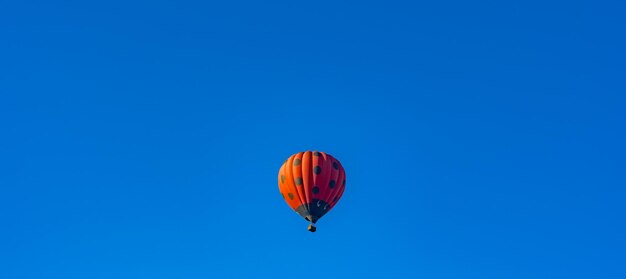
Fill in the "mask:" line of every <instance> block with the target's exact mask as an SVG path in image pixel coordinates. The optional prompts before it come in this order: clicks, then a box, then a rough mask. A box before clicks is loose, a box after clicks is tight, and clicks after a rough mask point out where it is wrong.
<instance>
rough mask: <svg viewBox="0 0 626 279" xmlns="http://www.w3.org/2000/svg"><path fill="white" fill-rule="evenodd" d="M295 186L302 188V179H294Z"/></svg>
mask: <svg viewBox="0 0 626 279" xmlns="http://www.w3.org/2000/svg"><path fill="white" fill-rule="evenodd" d="M296 185H297V186H302V177H296Z"/></svg>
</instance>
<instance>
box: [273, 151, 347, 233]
mask: <svg viewBox="0 0 626 279" xmlns="http://www.w3.org/2000/svg"><path fill="white" fill-rule="evenodd" d="M345 186H346V173H345V171H344V169H343V167H342V166H341V163H339V161H338V160H337V159H335V158H334V157H333V156H330V155H329V154H327V153H324V152H318V151H306V152H299V153H296V154H293V155H291V156H290V157H289V159H287V161H285V163H283V165H282V166H281V167H280V170H279V171H278V188H279V190H280V193H281V195H282V196H283V198H284V199H285V201H287V204H288V205H289V207H291V209H293V210H294V211H296V212H297V213H298V214H300V216H302V217H304V219H306V220H307V221H309V222H310V224H309V231H310V232H315V231H316V227H315V223H316V222H317V221H318V220H319V219H320V218H322V216H324V215H325V214H326V213H328V211H330V210H331V209H332V208H333V207H334V206H335V205H336V204H337V201H339V199H340V198H341V196H342V195H343V191H344V189H345Z"/></svg>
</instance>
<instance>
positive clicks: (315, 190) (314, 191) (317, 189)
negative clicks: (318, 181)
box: [312, 186, 320, 194]
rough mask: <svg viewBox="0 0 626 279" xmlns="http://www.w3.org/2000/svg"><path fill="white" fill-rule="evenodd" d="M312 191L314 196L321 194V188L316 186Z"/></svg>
mask: <svg viewBox="0 0 626 279" xmlns="http://www.w3.org/2000/svg"><path fill="white" fill-rule="evenodd" d="M312 191H313V194H317V193H319V192H320V187H317V186H315V187H313V189H312Z"/></svg>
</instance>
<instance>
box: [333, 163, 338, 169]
mask: <svg viewBox="0 0 626 279" xmlns="http://www.w3.org/2000/svg"><path fill="white" fill-rule="evenodd" d="M333 169H336V170H338V169H339V164H337V162H333Z"/></svg>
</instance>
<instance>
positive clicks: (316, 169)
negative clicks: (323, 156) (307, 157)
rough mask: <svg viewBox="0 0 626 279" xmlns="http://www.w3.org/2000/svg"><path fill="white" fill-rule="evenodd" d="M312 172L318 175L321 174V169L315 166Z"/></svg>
mask: <svg viewBox="0 0 626 279" xmlns="http://www.w3.org/2000/svg"><path fill="white" fill-rule="evenodd" d="M313 172H314V173H315V174H320V173H322V167H320V166H315V167H314V168H313Z"/></svg>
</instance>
